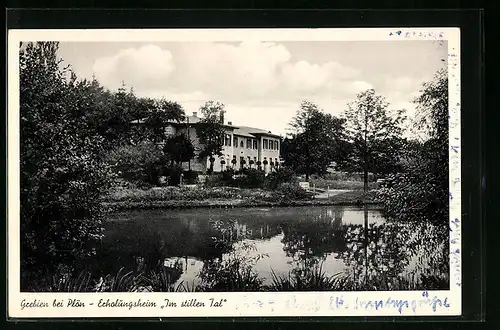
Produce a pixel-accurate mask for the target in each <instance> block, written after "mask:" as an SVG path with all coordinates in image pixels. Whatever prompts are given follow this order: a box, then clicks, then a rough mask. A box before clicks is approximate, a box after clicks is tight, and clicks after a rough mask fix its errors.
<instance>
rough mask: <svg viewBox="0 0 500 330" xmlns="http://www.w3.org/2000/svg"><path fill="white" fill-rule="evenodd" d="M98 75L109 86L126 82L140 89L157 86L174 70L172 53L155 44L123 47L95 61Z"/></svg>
mask: <svg viewBox="0 0 500 330" xmlns="http://www.w3.org/2000/svg"><path fill="white" fill-rule="evenodd" d="M93 70H94V73H95V75H96V78H97V79H98V80H99V81H100V82H101V83H102V84H104V85H105V86H106V87H109V88H117V87H119V86H120V85H121V82H122V81H124V82H125V84H127V85H132V86H133V87H134V88H136V89H138V90H142V89H145V88H158V87H160V86H161V85H162V84H166V79H167V78H168V77H169V76H170V74H171V73H172V72H173V71H174V70H175V66H174V63H173V57H172V54H171V53H170V52H169V51H168V50H163V49H161V48H160V47H158V46H155V45H147V46H143V47H140V48H137V49H135V48H128V49H123V50H120V51H119V52H118V53H117V54H116V55H114V56H110V57H102V58H99V59H97V60H96V61H95V62H94V66H93Z"/></svg>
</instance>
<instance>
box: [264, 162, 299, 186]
mask: <svg viewBox="0 0 500 330" xmlns="http://www.w3.org/2000/svg"><path fill="white" fill-rule="evenodd" d="M296 181H297V178H296V174H295V172H294V171H293V170H292V169H290V168H287V167H282V168H279V169H278V170H276V171H275V172H272V173H270V174H269V175H268V176H267V177H266V178H265V187H266V188H268V189H277V188H278V186H279V185H281V184H283V183H295V182H296Z"/></svg>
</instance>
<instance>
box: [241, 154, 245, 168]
mask: <svg viewBox="0 0 500 330" xmlns="http://www.w3.org/2000/svg"><path fill="white" fill-rule="evenodd" d="M244 163H245V158H243V157H240V168H243V165H244Z"/></svg>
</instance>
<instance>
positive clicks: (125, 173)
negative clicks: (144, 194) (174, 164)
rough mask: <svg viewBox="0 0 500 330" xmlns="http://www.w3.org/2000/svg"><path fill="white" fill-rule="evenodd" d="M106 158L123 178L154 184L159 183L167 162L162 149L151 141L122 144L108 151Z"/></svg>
mask: <svg viewBox="0 0 500 330" xmlns="http://www.w3.org/2000/svg"><path fill="white" fill-rule="evenodd" d="M106 160H107V161H108V162H109V163H110V164H111V165H112V166H113V169H114V171H115V172H116V173H119V175H120V176H121V177H122V178H124V179H127V180H129V181H132V182H139V181H141V182H143V183H149V184H152V185H156V184H158V179H159V177H160V175H161V173H162V172H163V166H164V165H163V164H164V163H165V159H164V155H163V153H162V151H161V150H160V149H159V148H158V147H157V146H156V145H155V144H154V143H152V142H149V141H142V142H140V143H138V144H136V145H121V146H119V147H117V148H116V149H114V150H112V151H111V152H110V153H108V155H107V157H106Z"/></svg>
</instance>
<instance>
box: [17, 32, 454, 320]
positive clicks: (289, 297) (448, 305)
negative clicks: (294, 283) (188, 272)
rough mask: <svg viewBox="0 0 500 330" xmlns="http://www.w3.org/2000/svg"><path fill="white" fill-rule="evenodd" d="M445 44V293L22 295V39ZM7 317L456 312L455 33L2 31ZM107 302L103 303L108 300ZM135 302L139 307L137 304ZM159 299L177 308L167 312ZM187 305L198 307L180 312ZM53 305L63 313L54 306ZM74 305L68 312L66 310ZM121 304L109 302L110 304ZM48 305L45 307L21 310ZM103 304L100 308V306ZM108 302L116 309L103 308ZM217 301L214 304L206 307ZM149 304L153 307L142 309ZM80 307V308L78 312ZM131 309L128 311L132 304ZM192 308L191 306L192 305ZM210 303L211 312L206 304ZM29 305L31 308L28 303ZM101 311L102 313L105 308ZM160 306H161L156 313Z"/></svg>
mask: <svg viewBox="0 0 500 330" xmlns="http://www.w3.org/2000/svg"><path fill="white" fill-rule="evenodd" d="M40 40H54V41H61V42H62V41H93V42H95V41H107V42H119V41H128V42H130V41H137V42H151V41H163V42H165V41H187V40H189V41H242V40H255V41H355V40H356V41H361V40H365V41H377V40H391V41H395V42H409V41H411V40H434V41H436V42H440V41H444V40H446V41H447V44H448V74H449V104H450V113H449V114H450V131H449V135H450V147H451V148H450V156H449V160H450V163H449V164H450V177H449V178H450V251H451V253H450V254H451V255H450V290H448V291H428V292H427V291H424V292H422V291H393V292H383V291H379V292H259V293H234V292H228V293H180V292H177V293H21V292H20V283H19V279H20V259H19V256H20V245H19V237H20V226H19V209H20V204H19V203H20V202H19V191H20V187H19V182H20V176H19V53H18V46H19V42H21V41H40ZM8 96H9V97H8V109H9V111H8V121H7V126H8V127H7V129H8V160H7V164H8V171H7V173H8V188H9V192H8V211H7V214H8V259H7V260H8V317H10V318H54V317H60V318H78V317H113V318H117V317H159V318H168V317H196V316H199V317H205V316H211V317H224V316H232V317H239V316H245V317H261V316H262V317H263V316H266V317H270V316H280V317H286V316H424V315H425V316H430V315H432V316H438V315H448V316H452V315H460V314H461V310H462V306H461V304H462V297H461V293H462V289H461V288H462V282H461V281H462V269H461V267H462V260H461V251H462V246H461V187H460V179H461V177H460V175H461V164H460V159H461V158H460V157H461V156H460V155H461V150H460V139H461V136H460V30H459V29H458V28H361V29H351V28H349V29H184V30H177V29H176V30H168V29H148V30H144V29H113V30H111V29H109V30H97V29H87V30H28V29H26V30H9V31H8ZM108 299H109V301H108ZM139 299H140V300H141V302H142V305H143V307H140V306H139V305H141V303H137V301H138V300H139ZM165 299H168V300H169V301H170V302H176V303H177V307H167V306H166V305H165ZM191 299H194V300H196V302H198V303H204V305H205V306H204V307H180V304H181V302H182V301H185V300H191ZM54 300H57V301H64V307H55V306H53V302H54ZM69 300H73V305H74V306H73V307H67V306H66V305H67V303H68V301H69ZM120 300H121V301H122V303H121V304H120V303H116V302H117V301H120ZM34 301H36V302H37V303H38V304H40V303H41V302H47V304H48V307H45V308H42V307H39V308H33V307H27V306H25V307H22V305H23V303H30V302H34ZM106 302H107V303H106ZM113 302H115V304H117V305H121V306H115V307H109V305H112V304H113ZM214 302H217V303H218V304H215V305H219V306H213V305H214ZM152 303H155V304H156V307H145V306H147V305H148V304H152ZM79 304H85V307H78V305H79ZM134 304H135V305H134ZM193 304H194V305H196V303H194V301H193ZM211 304H212V306H210V305H211ZM35 305H36V304H35ZM106 305H107V306H108V307H106ZM162 306H164V308H162Z"/></svg>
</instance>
